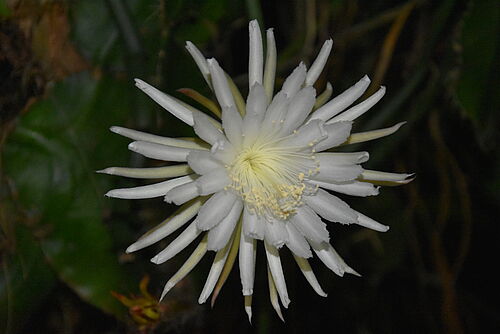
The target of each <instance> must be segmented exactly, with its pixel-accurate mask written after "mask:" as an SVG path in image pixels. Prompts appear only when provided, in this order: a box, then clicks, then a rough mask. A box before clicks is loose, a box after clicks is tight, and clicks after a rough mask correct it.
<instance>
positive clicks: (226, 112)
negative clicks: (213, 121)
mask: <svg viewBox="0 0 500 334" xmlns="http://www.w3.org/2000/svg"><path fill="white" fill-rule="evenodd" d="M222 124H223V127H224V132H225V134H226V136H227V138H228V139H229V141H230V142H231V143H233V145H235V146H240V145H241V142H242V136H241V135H242V134H243V119H242V118H241V115H240V113H239V112H238V110H237V109H236V107H235V106H231V107H224V108H222Z"/></svg>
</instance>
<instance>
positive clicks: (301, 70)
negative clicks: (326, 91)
mask: <svg viewBox="0 0 500 334" xmlns="http://www.w3.org/2000/svg"><path fill="white" fill-rule="evenodd" d="M305 79H306V65H304V63H302V62H301V63H300V64H299V66H297V67H296V68H295V69H294V70H293V72H292V74H290V75H289V76H288V78H286V80H285V82H284V83H283V87H282V88H281V91H282V92H283V93H285V94H286V95H287V96H288V97H289V98H293V97H294V96H295V94H297V92H298V91H299V89H300V87H302V84H303V83H304V80H305Z"/></svg>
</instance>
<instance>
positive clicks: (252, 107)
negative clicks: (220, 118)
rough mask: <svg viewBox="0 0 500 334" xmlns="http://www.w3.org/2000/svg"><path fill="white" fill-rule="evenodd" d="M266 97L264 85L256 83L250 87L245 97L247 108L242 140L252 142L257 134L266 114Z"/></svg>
mask: <svg viewBox="0 0 500 334" xmlns="http://www.w3.org/2000/svg"><path fill="white" fill-rule="evenodd" d="M266 108H267V97H266V92H265V91H264V87H262V85H261V84H259V83H256V84H255V85H253V86H252V88H250V93H249V94H248V99H247V109H246V114H245V118H244V119H243V136H244V137H245V138H244V140H243V142H244V143H245V144H247V145H248V144H249V143H252V142H253V141H254V140H255V138H257V136H258V134H259V130H260V128H261V124H262V120H263V119H264V117H265V115H266Z"/></svg>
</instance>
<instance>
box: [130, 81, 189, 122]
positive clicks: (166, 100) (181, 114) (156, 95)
mask: <svg viewBox="0 0 500 334" xmlns="http://www.w3.org/2000/svg"><path fill="white" fill-rule="evenodd" d="M135 85H136V86H137V87H138V88H139V89H141V90H142V91H143V92H144V93H146V94H147V95H148V96H149V97H150V98H152V99H153V100H154V101H155V102H156V103H158V104H159V105H161V106H162V107H163V108H165V109H166V110H167V111H168V112H170V113H171V114H172V115H174V116H175V117H177V118H178V119H180V120H181V121H183V122H185V123H187V124H189V125H191V126H193V124H194V122H193V113H192V112H191V110H189V109H188V108H186V107H185V106H183V105H182V104H180V103H179V102H177V101H176V100H175V99H173V98H172V97H171V96H169V95H167V94H165V93H163V92H161V91H159V90H158V89H156V88H154V87H153V86H151V85H150V84H148V83H146V82H144V81H142V80H140V79H135Z"/></svg>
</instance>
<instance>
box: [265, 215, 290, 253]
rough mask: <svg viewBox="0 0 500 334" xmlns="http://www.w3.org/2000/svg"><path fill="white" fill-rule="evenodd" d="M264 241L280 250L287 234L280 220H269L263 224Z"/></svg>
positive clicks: (286, 238)
mask: <svg viewBox="0 0 500 334" xmlns="http://www.w3.org/2000/svg"><path fill="white" fill-rule="evenodd" d="M264 231H265V240H266V242H268V243H270V244H271V245H273V246H274V247H277V248H281V247H282V246H283V245H284V244H285V243H286V242H287V240H288V232H287V231H286V227H285V223H284V222H283V221H282V220H277V219H270V220H266V221H265V223H264Z"/></svg>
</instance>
